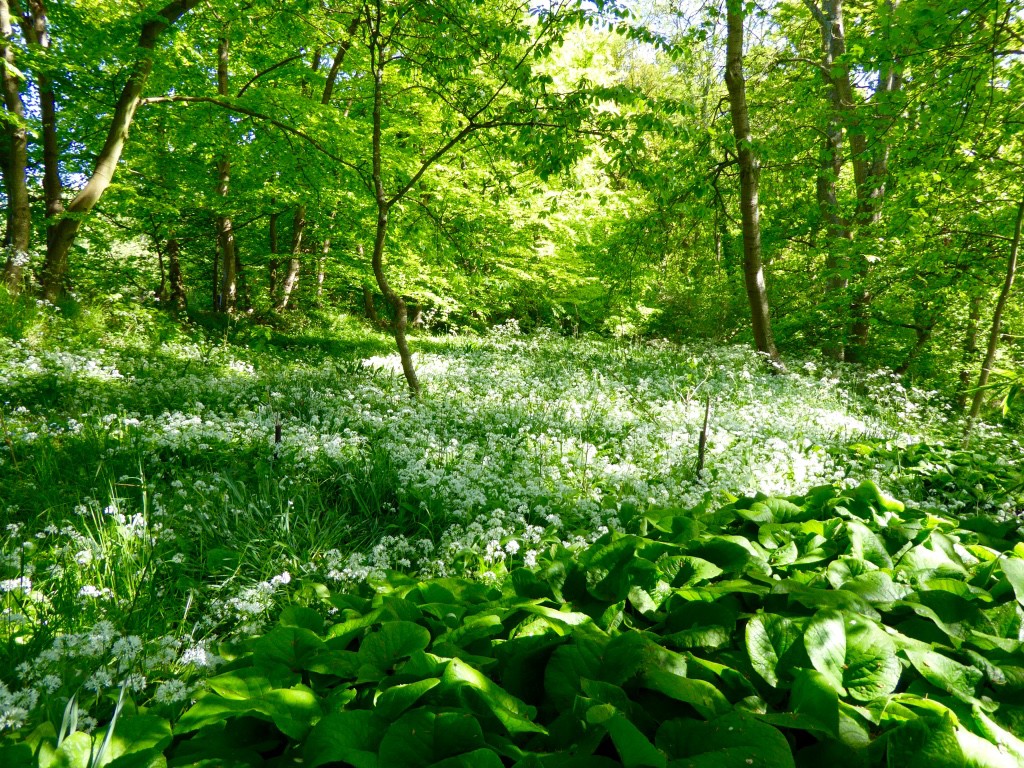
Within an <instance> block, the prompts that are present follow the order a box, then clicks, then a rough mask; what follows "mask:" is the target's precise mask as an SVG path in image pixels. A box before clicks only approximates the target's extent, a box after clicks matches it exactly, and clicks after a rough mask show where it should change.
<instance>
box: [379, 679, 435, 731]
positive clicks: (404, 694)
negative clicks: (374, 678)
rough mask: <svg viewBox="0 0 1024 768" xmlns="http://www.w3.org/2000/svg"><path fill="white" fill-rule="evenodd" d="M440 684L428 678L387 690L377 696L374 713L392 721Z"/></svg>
mask: <svg viewBox="0 0 1024 768" xmlns="http://www.w3.org/2000/svg"><path fill="white" fill-rule="evenodd" d="M440 682H441V680H440V679H439V678H436V677H428V678H427V679H425V680H418V681H416V682H415V683H408V684H406V685H394V686H392V687H390V688H387V689H385V690H384V691H382V692H380V693H378V694H377V699H376V701H375V702H374V711H375V712H376V713H377V714H378V715H379V716H380V717H382V718H384V719H385V720H394V719H395V718H397V717H398V716H399V715H400V714H402V713H403V712H405V710H407V709H408V708H409V707H411V706H412V705H413V704H415V703H416V702H417V701H419V700H420V698H421V697H423V696H424V695H425V694H426V693H427V692H428V691H430V690H431V689H432V688H434V687H436V686H437V685H438V684H439V683H440Z"/></svg>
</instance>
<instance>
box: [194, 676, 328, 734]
mask: <svg viewBox="0 0 1024 768" xmlns="http://www.w3.org/2000/svg"><path fill="white" fill-rule="evenodd" d="M246 714H251V715H258V716H262V717H263V718H264V719H268V720H271V721H272V722H273V723H274V725H276V726H277V727H278V729H280V731H281V732H282V733H283V734H285V735H286V736H290V737H291V738H293V739H302V738H304V737H305V735H306V734H307V733H308V732H309V730H310V728H312V727H313V724H314V723H315V722H316V721H317V720H319V719H320V716H321V710H320V701H319V699H318V698H317V697H316V696H315V695H313V692H312V691H310V690H309V689H308V688H306V687H305V686H302V685H297V686H295V687H294V688H277V689H274V690H272V691H269V692H268V693H267V694H266V695H264V696H261V697H260V698H257V699H245V700H237V699H225V698H223V697H221V696H218V695H216V694H209V695H207V696H204V697H203V698H201V699H200V700H199V701H197V702H196V703H195V704H194V705H193V706H192V707H191V709H189V710H188V711H186V712H185V714H183V715H182V716H181V717H180V718H179V719H178V722H177V724H176V726H175V732H176V733H189V732H190V731H195V730H198V729H200V728H202V727H203V726H206V725H210V724H212V723H217V722H221V721H223V720H225V719H226V718H228V717H231V716H233V715H246Z"/></svg>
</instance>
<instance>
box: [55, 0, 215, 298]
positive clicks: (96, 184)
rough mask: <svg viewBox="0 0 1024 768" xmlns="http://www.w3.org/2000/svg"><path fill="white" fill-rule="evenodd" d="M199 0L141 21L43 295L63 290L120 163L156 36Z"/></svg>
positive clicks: (59, 233)
mask: <svg viewBox="0 0 1024 768" xmlns="http://www.w3.org/2000/svg"><path fill="white" fill-rule="evenodd" d="M199 2H200V0H173V2H170V3H168V4H167V5H166V6H164V7H163V8H162V9H161V10H160V11H158V12H157V13H156V14H154V15H153V16H151V17H148V18H150V20H149V21H147V22H146V23H144V24H143V25H142V30H141V33H140V35H139V44H138V51H139V53H138V58H136V60H135V63H134V64H133V65H132V71H131V74H130V75H129V76H128V80H127V82H126V83H125V85H124V88H122V90H121V95H120V96H119V97H118V99H117V103H116V104H115V105H114V112H113V116H112V117H111V119H110V127H109V129H108V130H107V137H106V140H105V141H104V143H103V148H102V149H101V150H100V153H99V156H98V157H97V159H96V164H95V166H93V172H92V175H91V176H90V177H89V180H88V181H87V182H86V183H85V186H84V187H82V189H81V190H79V192H78V194H76V195H75V196H74V198H73V199H72V200H71V202H69V203H68V205H67V208H66V211H67V213H68V214H70V215H66V216H63V217H62V218H61V219H60V220H59V221H57V222H56V223H55V224H54V225H53V228H52V230H51V233H50V237H49V239H48V240H47V243H46V262H45V263H44V265H43V276H42V277H43V298H45V299H48V300H50V301H53V300H54V299H56V298H57V297H58V296H60V294H61V293H62V291H63V289H64V280H65V278H66V276H67V270H68V253H69V251H70V250H71V246H72V245H73V244H74V242H75V237H76V236H77V235H78V229H79V227H80V226H81V224H82V217H83V216H84V215H85V214H86V213H88V212H89V211H91V210H92V209H93V207H94V206H95V205H96V203H97V202H98V201H99V199H100V197H102V195H103V193H104V192H105V191H106V190H107V188H108V187H109V186H110V181H111V179H113V177H114V171H115V170H117V163H118V161H119V160H120V159H121V153H122V152H123V151H124V145H125V142H126V141H127V140H128V129H129V128H131V124H132V121H133V120H134V118H135V112H136V110H138V108H139V103H140V102H141V100H142V91H143V89H144V88H145V86H146V81H147V80H148V79H149V75H150V73H151V72H152V71H153V48H154V47H155V46H156V42H157V40H158V39H159V37H160V35H161V34H163V33H164V31H166V30H167V29H168V28H169V27H171V26H172V25H174V24H175V23H176V22H177V21H178V19H180V18H181V17H182V16H184V15H185V14H186V13H187V12H188V11H189V10H191V9H192V8H193V7H195V6H196V5H198V4H199Z"/></svg>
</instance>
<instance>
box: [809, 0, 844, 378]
mask: <svg viewBox="0 0 1024 768" xmlns="http://www.w3.org/2000/svg"><path fill="white" fill-rule="evenodd" d="M841 3H842V0H824V6H825V9H826V10H825V12H826V13H827V14H828V17H829V19H831V20H833V21H827V20H825V19H821V20H820V28H821V50H822V68H823V72H827V73H830V74H826V75H824V78H825V81H826V83H827V84H828V85H829V89H828V90H829V97H830V100H831V102H832V115H831V117H830V119H829V124H828V128H827V129H826V133H825V139H824V142H823V146H822V151H821V163H820V165H819V166H818V178H817V190H816V192H817V199H818V209H819V211H820V212H821V218H822V221H823V222H824V223H825V238H826V244H825V250H826V255H825V273H826V284H825V295H826V312H828V314H829V315H832V316H833V317H834V319H833V320H832V321H831V322H830V323H829V337H828V338H827V339H826V341H825V343H824V344H823V345H822V353H823V354H824V355H825V356H826V357H828V358H830V359H832V360H835V361H837V362H843V361H844V360H845V359H846V345H845V339H844V337H845V336H846V317H845V315H846V312H845V311H843V310H842V309H841V307H842V306H843V305H844V304H845V302H846V292H847V288H848V286H849V278H848V274H849V252H848V251H847V250H846V249H845V248H844V243H843V241H847V242H848V241H850V240H852V239H853V233H852V231H851V230H850V227H849V225H848V224H847V223H846V222H845V221H844V220H843V217H842V215H841V214H840V210H839V195H838V193H837V191H836V189H837V184H838V181H839V176H840V174H842V172H843V125H842V121H841V119H840V115H841V114H842V111H843V104H842V99H841V97H840V91H839V89H838V88H836V87H835V84H834V82H833V80H832V77H833V76H834V75H833V74H831V73H836V69H835V66H836V61H835V57H836V54H837V52H839V51H842V50H844V49H845V43H844V40H843V21H842V4H841ZM812 12H815V13H816V15H817V16H821V14H822V11H821V10H820V9H818V8H817V7H816V6H813V4H812ZM839 74H840V76H841V74H842V71H841V70H840V71H839Z"/></svg>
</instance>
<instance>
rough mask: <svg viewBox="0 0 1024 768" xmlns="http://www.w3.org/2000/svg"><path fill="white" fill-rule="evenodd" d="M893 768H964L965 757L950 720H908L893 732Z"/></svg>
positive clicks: (889, 753) (889, 752)
mask: <svg viewBox="0 0 1024 768" xmlns="http://www.w3.org/2000/svg"><path fill="white" fill-rule="evenodd" d="M886 757H887V760H888V764H889V766H890V767H891V768H904V767H905V768H964V766H965V758H964V753H963V751H962V750H961V744H959V740H958V739H957V737H956V729H955V727H954V724H953V722H952V720H951V719H950V718H949V717H943V718H939V717H929V718H916V719H913V720H908V721H906V722H905V723H903V725H901V726H899V727H898V728H896V729H895V730H893V731H892V732H891V733H889V743H888V750H887V752H886Z"/></svg>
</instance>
